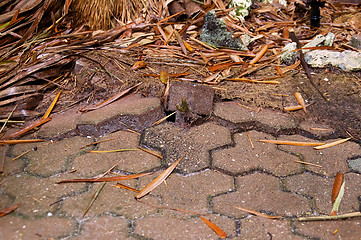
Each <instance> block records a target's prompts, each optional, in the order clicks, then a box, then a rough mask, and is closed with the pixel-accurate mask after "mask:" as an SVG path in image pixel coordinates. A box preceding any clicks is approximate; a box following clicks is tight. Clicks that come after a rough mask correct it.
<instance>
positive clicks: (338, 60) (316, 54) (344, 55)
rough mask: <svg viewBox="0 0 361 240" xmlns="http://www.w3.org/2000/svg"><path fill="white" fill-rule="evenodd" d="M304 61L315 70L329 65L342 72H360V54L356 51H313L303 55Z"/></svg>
mask: <svg viewBox="0 0 361 240" xmlns="http://www.w3.org/2000/svg"><path fill="white" fill-rule="evenodd" d="M305 61H306V63H307V64H308V65H311V66H312V67H317V68H322V67H326V66H328V65H331V66H334V67H339V68H341V69H342V70H344V71H360V70H361V53H360V52H356V51H349V50H346V51H344V52H334V51H330V50H314V51H310V52H307V53H306V54H305Z"/></svg>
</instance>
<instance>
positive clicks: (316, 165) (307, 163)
mask: <svg viewBox="0 0 361 240" xmlns="http://www.w3.org/2000/svg"><path fill="white" fill-rule="evenodd" d="M294 161H295V162H296V163H302V164H306V165H311V166H315V167H320V168H322V166H321V165H318V164H314V163H309V162H304V161H299V160H294Z"/></svg>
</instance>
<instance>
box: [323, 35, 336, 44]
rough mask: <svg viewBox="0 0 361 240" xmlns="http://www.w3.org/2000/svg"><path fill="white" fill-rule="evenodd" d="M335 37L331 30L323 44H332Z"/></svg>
mask: <svg viewBox="0 0 361 240" xmlns="http://www.w3.org/2000/svg"><path fill="white" fill-rule="evenodd" d="M335 37H336V36H335V34H333V33H332V32H329V33H327V35H326V36H325V42H324V43H323V45H324V46H329V47H331V46H332V45H333V41H334V40H335Z"/></svg>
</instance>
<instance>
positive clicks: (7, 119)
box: [0, 104, 18, 133]
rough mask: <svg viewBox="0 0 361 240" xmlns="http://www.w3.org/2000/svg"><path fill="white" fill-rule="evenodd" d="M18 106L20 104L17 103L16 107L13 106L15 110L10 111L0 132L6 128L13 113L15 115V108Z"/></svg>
mask: <svg viewBox="0 0 361 240" xmlns="http://www.w3.org/2000/svg"><path fill="white" fill-rule="evenodd" d="M17 106H18V104H16V105H15V107H14V108H13V110H12V111H11V112H10V114H9V116H8V117H7V118H6V120H5V122H4V124H3V126H2V127H1V129H0V133H2V131H3V130H4V128H5V126H6V124H7V123H8V121H9V119H10V118H11V115H13V113H14V111H15V109H16V108H17Z"/></svg>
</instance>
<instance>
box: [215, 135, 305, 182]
mask: <svg viewBox="0 0 361 240" xmlns="http://www.w3.org/2000/svg"><path fill="white" fill-rule="evenodd" d="M249 136H250V139H252V143H253V146H254V149H253V148H252V145H251V142H250V140H249V138H248V136H247V133H245V132H244V133H237V134H234V141H235V143H236V145H235V147H232V148H228V149H223V150H218V151H214V152H212V159H213V166H214V167H216V168H220V169H224V170H226V171H228V172H230V173H232V174H238V173H244V172H250V171H252V170H254V169H260V170H264V171H268V172H271V173H273V174H275V175H277V176H285V175H288V174H294V173H297V172H301V171H302V166H301V165H300V164H299V163H296V162H295V161H294V160H299V159H298V157H296V156H294V155H292V154H288V153H285V152H282V151H279V150H278V149H277V147H276V145H273V144H268V143H262V142H258V141H257V140H260V139H272V138H273V137H272V136H270V135H268V134H265V133H261V132H257V131H250V132H249Z"/></svg>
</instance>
